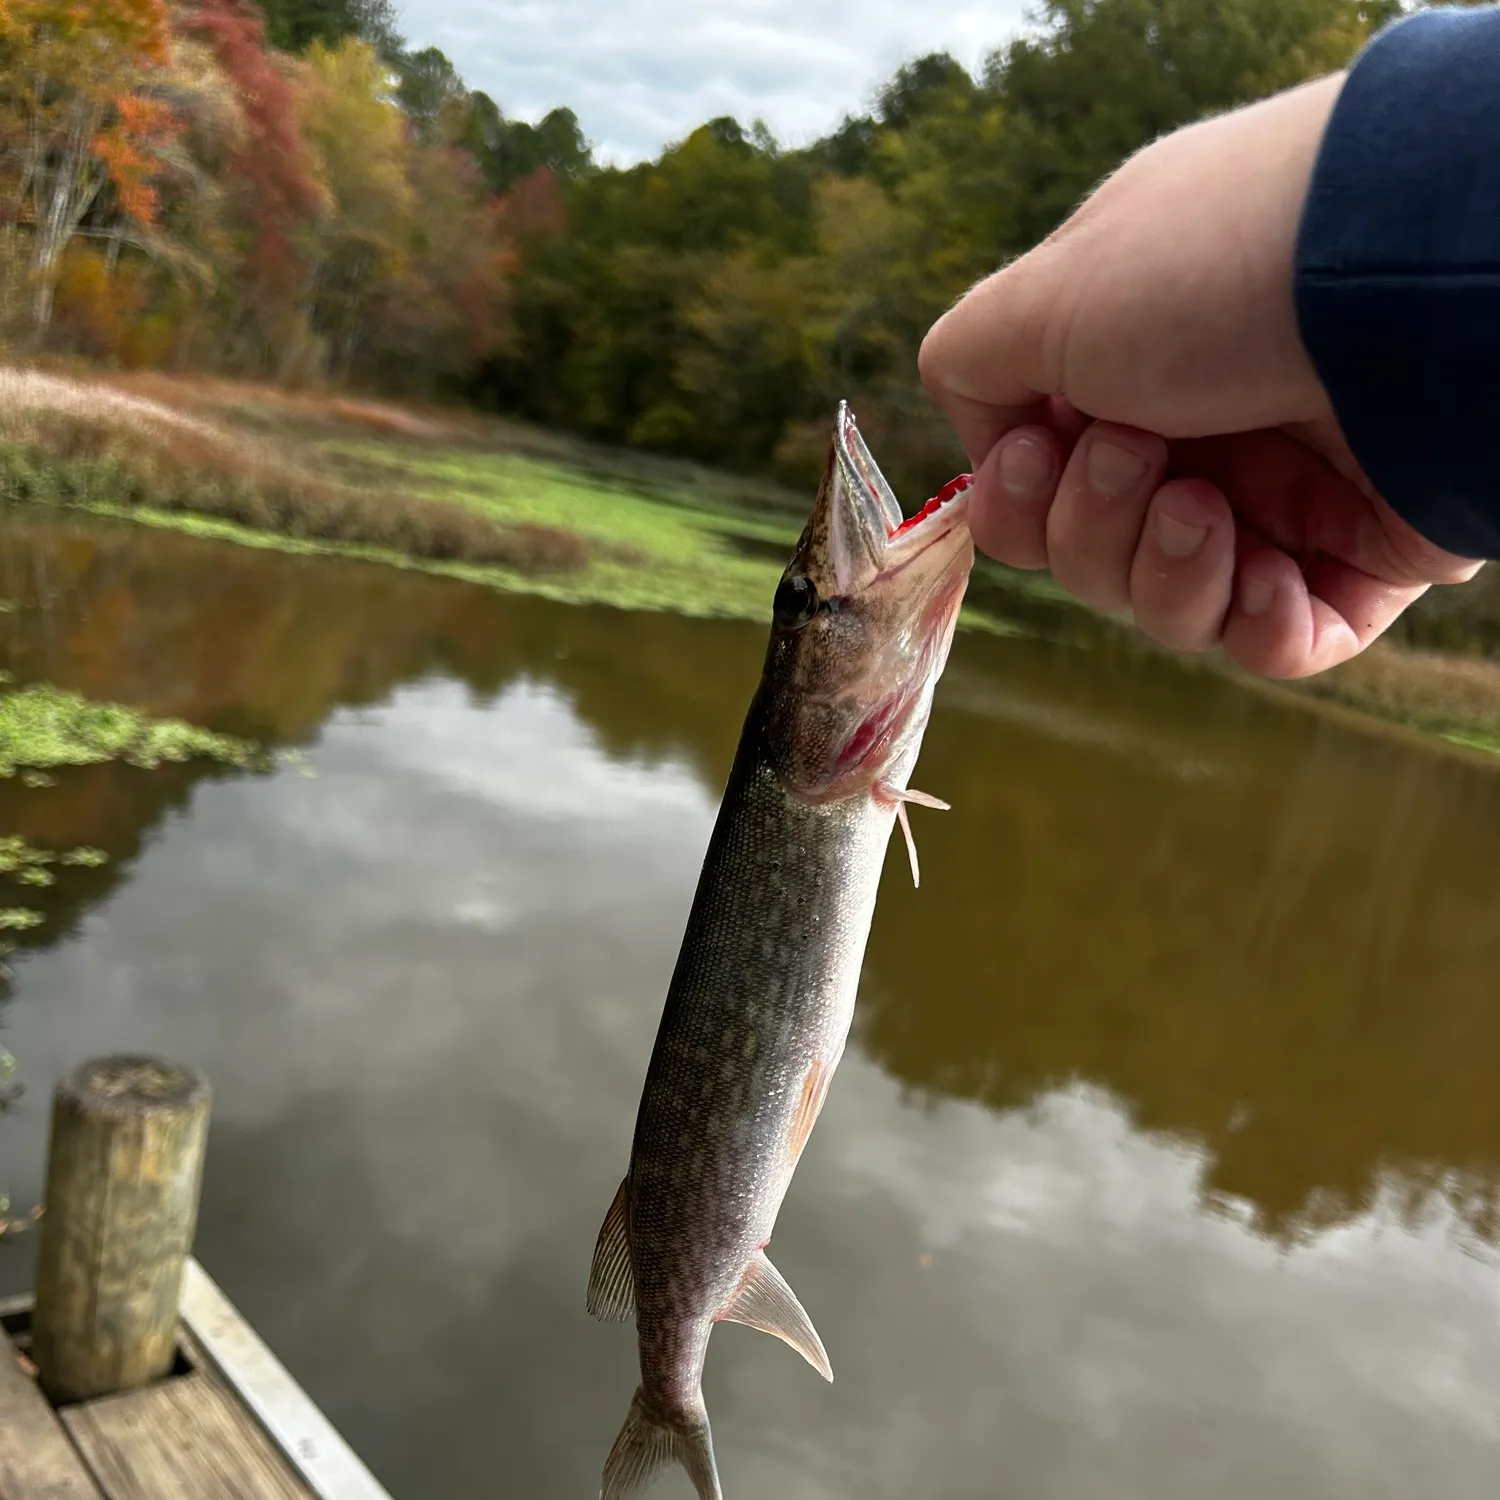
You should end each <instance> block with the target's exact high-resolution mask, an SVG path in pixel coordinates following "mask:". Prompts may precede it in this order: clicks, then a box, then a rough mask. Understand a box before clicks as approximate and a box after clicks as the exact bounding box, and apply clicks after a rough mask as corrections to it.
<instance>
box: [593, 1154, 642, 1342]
mask: <svg viewBox="0 0 1500 1500" xmlns="http://www.w3.org/2000/svg"><path fill="white" fill-rule="evenodd" d="M629 1181H630V1179H629V1178H625V1179H624V1180H623V1181H622V1182H621V1183H620V1188H619V1191H618V1192H617V1193H616V1194H615V1198H614V1202H613V1203H611V1204H610V1205H609V1212H608V1213H607V1214H605V1216H604V1224H603V1227H602V1228H601V1229H600V1230H599V1239H598V1241H597V1243H596V1244H595V1245H594V1263H593V1265H592V1266H590V1267H589V1302H588V1307H589V1311H590V1312H591V1313H592V1314H593V1315H594V1316H595V1317H596V1318H599V1319H600V1320H601V1321H603V1322H606V1323H608V1322H616V1323H623V1322H625V1321H626V1319H628V1318H631V1317H634V1316H635V1273H634V1271H633V1270H632V1268H631V1264H630V1237H629V1233H628V1226H627V1224H626V1214H627V1212H628V1210H629V1207H630V1196H629V1192H628V1184H629Z"/></svg>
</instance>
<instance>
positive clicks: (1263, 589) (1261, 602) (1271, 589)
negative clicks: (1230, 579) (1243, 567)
mask: <svg viewBox="0 0 1500 1500" xmlns="http://www.w3.org/2000/svg"><path fill="white" fill-rule="evenodd" d="M1275 597H1276V585H1275V584H1273V583H1267V582H1265V580H1264V579H1261V578H1242V579H1241V580H1240V611H1241V612H1242V613H1243V614H1247V615H1249V616H1250V617H1251V618H1252V619H1253V618H1254V617H1255V616H1256V615H1263V614H1265V612H1266V611H1267V610H1268V609H1270V607H1271V601H1272V600H1273V599H1274V598H1275Z"/></svg>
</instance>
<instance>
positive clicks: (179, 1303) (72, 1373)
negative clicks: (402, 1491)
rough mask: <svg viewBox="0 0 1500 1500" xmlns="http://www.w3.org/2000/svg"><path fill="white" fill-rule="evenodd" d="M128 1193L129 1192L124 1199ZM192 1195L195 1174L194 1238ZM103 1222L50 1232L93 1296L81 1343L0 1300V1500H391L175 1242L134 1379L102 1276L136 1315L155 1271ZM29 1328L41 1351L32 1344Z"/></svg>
mask: <svg viewBox="0 0 1500 1500" xmlns="http://www.w3.org/2000/svg"><path fill="white" fill-rule="evenodd" d="M106 1061H109V1062H112V1061H114V1060H106ZM204 1108H205V1110H206V1103H205V1106H204ZM114 1123H115V1125H116V1126H117V1125H118V1119H117V1120H116V1121H115V1122H114ZM205 1123H206V1118H205ZM200 1134H201V1133H200ZM58 1135H59V1116H58V1115H57V1114H56V1113H55V1114H54V1151H53V1155H52V1160H51V1163H50V1164H49V1174H48V1183H49V1195H50V1194H51V1193H52V1192H53V1191H56V1192H58V1194H59V1196H60V1197H66V1194H67V1192H68V1190H69V1185H68V1182H67V1181H66V1180H65V1178H64V1177H63V1175H62V1173H60V1172H59V1168H58V1163H59V1161H60V1160H61V1161H62V1162H63V1169H64V1171H65V1170H66V1165H67V1161H66V1159H67V1153H66V1151H64V1152H61V1153H59V1152H58V1151H57V1150H56V1145H57V1137H58ZM200 1146H201V1140H200ZM120 1154H121V1153H119V1152H118V1151H116V1152H115V1157H116V1161H118V1159H119V1156H120ZM96 1159H97V1158H96ZM157 1165H159V1163H157V1162H156V1161H153V1167H155V1166H157ZM133 1185H138V1184H132V1183H131V1182H129V1181H127V1182H125V1183H124V1184H123V1189H124V1192H123V1196H126V1197H128V1195H129V1192H130V1190H131V1188H132V1186H133ZM196 1185H197V1180H196V1176H194V1177H193V1180H192V1187H193V1192H192V1197H193V1200H194V1201H193V1204H192V1212H191V1213H190V1214H188V1215H187V1216H186V1223H187V1228H188V1235H187V1237H188V1239H189V1240H190V1238H191V1228H192V1225H193V1223H194V1222H195V1220H196ZM97 1186H98V1184H97V1183H91V1184H90V1187H91V1188H97ZM76 1201H81V1200H75V1208H76ZM104 1217H106V1215H105V1214H103V1213H96V1214H95V1215H94V1222H93V1223H92V1224H91V1225H90V1226H89V1227H90V1229H91V1230H93V1231H94V1232H93V1233H92V1235H88V1234H83V1233H82V1232H79V1231H74V1232H73V1238H72V1239H71V1240H70V1239H67V1238H66V1237H65V1236H60V1235H59V1234H58V1233H56V1232H55V1230H54V1232H53V1243H52V1246H51V1250H52V1257H51V1258H52V1260H53V1262H54V1263H60V1264H62V1265H63V1271H64V1277H63V1279H65V1280H68V1281H69V1282H70V1284H71V1282H72V1281H80V1282H82V1283H85V1284H86V1288H87V1290H88V1291H89V1292H90V1296H89V1297H88V1298H81V1299H77V1301H78V1305H83V1304H85V1303H86V1305H87V1309H88V1311H87V1317H86V1320H85V1322H84V1324H83V1325H81V1326H86V1329H87V1331H88V1335H89V1337H88V1338H87V1339H79V1338H77V1337H72V1336H73V1335H74V1334H76V1331H77V1330H75V1329H70V1328H69V1327H67V1326H66V1325H67V1318H68V1314H69V1313H70V1312H71V1311H72V1308H71V1307H70V1306H69V1298H68V1297H65V1296H63V1295H61V1294H58V1293H54V1310H53V1311H52V1313H51V1316H52V1318H53V1319H54V1321H55V1323H56V1324H57V1325H59V1326H58V1327H54V1326H52V1325H51V1324H45V1323H44V1321H43V1320H44V1319H45V1318H46V1317H47V1316H48V1308H47V1307H46V1306H44V1305H38V1304H37V1302H36V1299H33V1298H32V1297H29V1296H28V1297H20V1298H13V1299H11V1300H9V1301H3V1300H0V1500H391V1497H390V1496H389V1495H388V1494H387V1492H386V1491H385V1490H384V1489H383V1488H382V1487H381V1485H380V1484H379V1482H378V1481H377V1480H376V1479H375V1477H374V1476H373V1475H372V1474H371V1473H370V1471H369V1470H368V1469H367V1468H366V1467H365V1466H364V1464H363V1463H361V1462H360V1460H359V1458H358V1457H357V1456H356V1454H355V1453H354V1452H353V1450H352V1449H351V1448H350V1447H349V1445H348V1444H347V1443H346V1442H345V1441H344V1440H343V1439H342V1438H341V1437H340V1436H339V1434H338V1433H337V1432H336V1431H335V1430H334V1428H333V1427H332V1425H331V1424H330V1423H329V1422H328V1420H327V1418H326V1417H324V1416H323V1414H322V1413H321V1412H320V1411H319V1410H318V1408H317V1407H316V1406H315V1405H314V1404H313V1402H312V1401H311V1400H310V1399H309V1397H308V1396H307V1394H306V1393H305V1392H304V1391H303V1390H302V1389H301V1387H300V1386H299V1385H298V1384H297V1383H296V1381H295V1380H293V1379H292V1377H291V1376H290V1375H289V1374H288V1373H287V1371H286V1370H285V1369H284V1368H283V1367H282V1365H281V1364H280V1363H279V1362H278V1361H277V1359H276V1357H275V1356H274V1355H273V1354H272V1353H271V1351H270V1350H269V1349H268V1348H267V1347H266V1345H265V1344H264V1343H263V1342H262V1341H261V1340H260V1338H258V1337H257V1335H256V1334H255V1331H254V1330H253V1329H252V1328H251V1327H250V1326H249V1325H248V1324H247V1323H246V1322H245V1320H244V1319H243V1318H242V1317H241V1316H240V1314H239V1313H238V1312H237V1311H236V1310H235V1308H234V1306H233V1305H232V1304H231V1303H230V1301H229V1299H228V1298H227V1297H225V1295H224V1294H223V1292H221V1291H220V1290H219V1288H218V1287H217V1286H216V1285H215V1284H214V1283H213V1281H212V1280H211V1279H210V1278H209V1276H208V1274H207V1273H206V1272H205V1271H204V1270H203V1268H202V1267H201V1266H200V1265H199V1264H198V1262H197V1261H196V1260H194V1259H193V1258H192V1257H191V1255H189V1254H186V1253H185V1252H186V1245H185V1244H184V1246H183V1247H182V1252H181V1253H179V1254H178V1255H177V1257H176V1261H175V1264H174V1265H172V1267H171V1271H172V1275H171V1280H170V1290H169V1293H168V1304H167V1316H168V1318H169V1320H170V1321H169V1322H168V1324H167V1336H166V1338H165V1339H162V1340H159V1341H158V1342H159V1343H160V1347H161V1351H162V1353H161V1357H160V1358H159V1359H158V1361H157V1365H156V1368H155V1369H154V1370H153V1371H152V1372H150V1373H149V1374H147V1375H145V1376H142V1375H141V1374H140V1373H139V1368H140V1366H139V1361H138V1360H137V1359H135V1357H134V1349H133V1346H132V1343H131V1339H132V1337H133V1336H137V1335H138V1333H139V1330H137V1329H136V1328H134V1327H132V1326H130V1325H131V1323H132V1319H133V1318H135V1317H136V1309H134V1308H132V1309H130V1310H129V1311H122V1310H121V1308H120V1307H111V1306H110V1305H109V1291H110V1286H109V1274H108V1271H107V1269H102V1268H104V1267H106V1266H107V1264H108V1263H109V1262H111V1261H113V1262H114V1269H115V1270H117V1271H118V1270H121V1269H122V1268H124V1269H126V1270H128V1272H129V1274H128V1275H125V1276H124V1277H123V1278H122V1279H121V1282H120V1284H121V1286H123V1287H125V1288H127V1289H128V1290H130V1292H131V1296H132V1300H133V1302H135V1303H139V1302H140V1301H142V1300H143V1297H142V1295H141V1294H142V1293H143V1292H144V1291H148V1290H150V1289H151V1283H152V1273H153V1272H159V1271H160V1269H161V1268H160V1267H159V1266H153V1265H151V1264H149V1263H146V1262H142V1263H139V1264H137V1263H135V1262H132V1261H130V1259H129V1255H128V1254H126V1253H124V1252H128V1251H129V1250H130V1249H131V1248H132V1247H131V1245H130V1244H129V1243H126V1242H127V1241H128V1240H129V1238H130V1237H129V1234H128V1233H127V1234H124V1235H122V1233H121V1232H120V1228H119V1226H118V1225H107V1226H106V1227H107V1228H109V1229H110V1230H111V1231H112V1232H111V1234H109V1235H104V1236H101V1235H100V1234H99V1233H98V1229H99V1223H100V1220H101V1219H102V1218H104ZM44 1223H45V1220H44ZM160 1223H161V1216H159V1215H158V1216H156V1217H154V1218H151V1217H139V1218H137V1219H136V1221H135V1223H134V1226H133V1228H134V1229H135V1231H136V1234H137V1239H143V1240H144V1241H145V1242H147V1245H148V1248H159V1245H158V1242H157V1239H156V1238H155V1236H156V1233H157V1231H158V1230H159V1227H160ZM44 1233H45V1232H44ZM80 1240H83V1241H86V1243H83V1244H80ZM59 1243H61V1254H59ZM101 1244H102V1245H103V1252H104V1253H100V1246H101ZM80 1249H86V1250H88V1251H91V1252H92V1253H91V1254H89V1255H86V1256H85V1255H80V1254H79V1253H78V1252H79V1251H80ZM48 1250H49V1246H48V1244H47V1242H46V1239H45V1237H44V1241H43V1245H42V1256H41V1259H42V1261H43V1267H42V1272H41V1273H39V1278H38V1284H39V1288H41V1287H45V1286H47V1285H48V1284H49V1283H48V1280H47V1277H46V1263H47V1260H48ZM80 1265H82V1269H81V1270H80ZM54 1279H55V1278H54ZM155 1279H156V1281H157V1282H158V1283H160V1281H161V1277H160V1275H159V1274H158V1275H157V1276H156V1278H155ZM173 1292H175V1295H172V1293H173ZM157 1311H158V1313H159V1309H158V1310H157ZM33 1314H35V1315H36V1316H35V1322H34V1318H33ZM136 1321H142V1322H143V1321H145V1320H142V1319H136ZM157 1321H159V1317H158V1319H157ZM39 1328H40V1331H41V1332H42V1333H43V1334H44V1335H45V1337H44V1338H43V1339H42V1340H41V1341H40V1343H41V1345H42V1347H38V1342H37V1341H34V1334H35V1333H36V1332H37V1331H38V1330H39ZM149 1331H151V1332H153V1333H154V1332H156V1331H159V1330H149ZM122 1334H123V1336H122ZM70 1337H72V1342H71V1344H70V1343H69V1338H70ZM59 1350H61V1353H59V1352H58V1351H59ZM33 1354H35V1355H37V1359H33V1357H32V1356H33ZM70 1360H71V1364H70V1363H69V1361H70ZM39 1362H40V1364H41V1366H42V1368H40V1369H39ZM49 1363H50V1365H51V1367H52V1376H53V1378H52V1380H51V1381H50V1383H49V1380H48V1375H49V1369H48V1365H49ZM121 1368H135V1369H136V1370H137V1373H136V1374H135V1376H134V1378H132V1379H131V1380H129V1381H128V1382H126V1383H124V1384H123V1388H119V1389H113V1388H111V1386H110V1384H109V1372H111V1371H114V1370H118V1369H121ZM80 1380H82V1381H83V1382H84V1383H85V1385H86V1388H87V1391H88V1393H87V1394H85V1395H82V1396H69V1397H67V1398H64V1399H59V1398H58V1395H57V1392H58V1390H59V1389H62V1388H64V1386H65V1382H71V1383H73V1384H74V1385H75V1386H76V1385H77V1383H78V1382H79V1381H80ZM49 1391H50V1392H51V1394H49Z"/></svg>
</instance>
